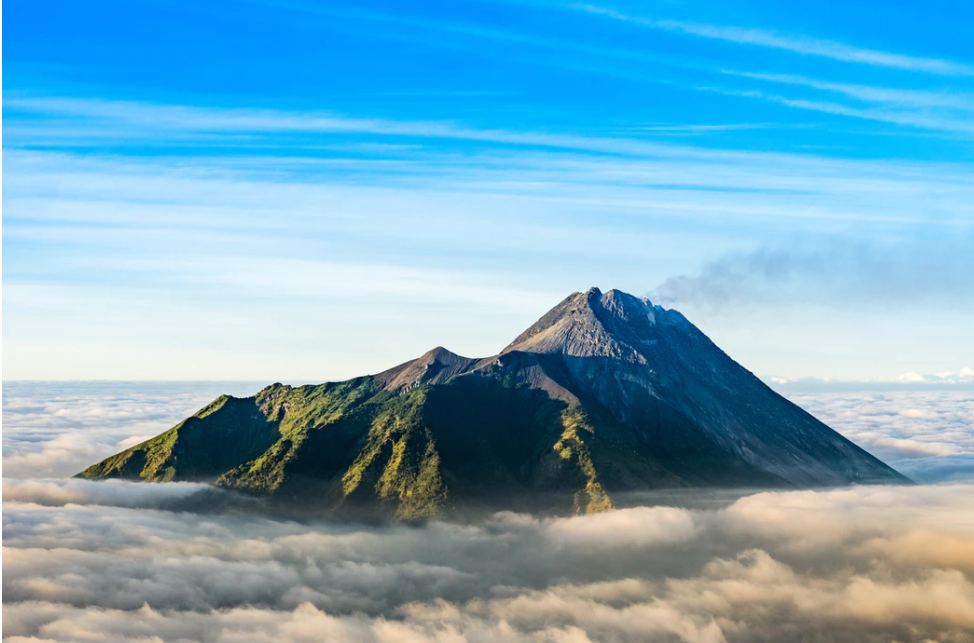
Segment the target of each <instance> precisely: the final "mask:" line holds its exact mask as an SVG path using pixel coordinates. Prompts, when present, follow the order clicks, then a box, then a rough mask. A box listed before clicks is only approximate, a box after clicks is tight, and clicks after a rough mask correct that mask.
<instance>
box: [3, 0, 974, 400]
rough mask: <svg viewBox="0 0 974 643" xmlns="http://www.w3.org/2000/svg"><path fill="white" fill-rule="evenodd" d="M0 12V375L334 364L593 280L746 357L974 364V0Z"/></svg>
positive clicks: (407, 344) (531, 310)
mask: <svg viewBox="0 0 974 643" xmlns="http://www.w3.org/2000/svg"><path fill="white" fill-rule="evenodd" d="M6 9H7V11H6V18H7V28H6V31H5V34H4V35H5V36H6V39H5V43H4V45H5V46H4V54H5V61H4V62H5V63H6V65H5V70H4V71H5V72H6V74H5V76H4V78H3V120H4V125H5V128H4V132H3V133H4V137H3V161H4V170H5V172H4V177H3V178H4V179H5V184H4V186H3V187H4V191H3V206H4V210H5V212H4V214H5V215H6V216H5V218H4V223H5V224H6V229H5V230H4V234H3V249H4V250H5V251H6V256H5V259H4V265H3V268H4V269H5V270H4V275H3V286H4V289H3V303H4V313H5V315H4V320H3V321H4V322H5V324H4V327H3V340H4V349H5V350H4V354H3V366H4V367H5V369H4V373H3V377H4V379H7V380H12V379H93V378H94V379H181V380H186V379H248V380H267V381H273V380H281V381H289V382H304V381H321V380H327V379H338V378H345V377H348V376H352V375H357V374H361V373H363V372H374V371H377V370H380V369H382V368H385V367H388V366H391V365H393V364H395V363H398V362H401V361H404V360H406V359H409V358H412V357H415V356H417V355H419V354H420V353H422V352H424V351H426V350H428V349H429V348H432V347H433V346H435V345H438V344H442V345H445V346H447V347H448V348H450V349H452V350H454V351H457V352H460V353H462V354H466V355H485V354H491V353H494V352H496V351H498V350H499V349H500V348H502V347H503V346H504V345H505V344H506V343H507V342H508V341H510V339H511V338H513V337H514V336H516V335H517V334H518V333H519V332H520V331H521V330H522V329H523V328H524V327H526V326H527V325H529V324H530V323H531V322H533V321H534V320H535V319H536V318H537V317H539V316H540V315H541V314H543V313H544V312H545V311H546V310H547V309H548V308H549V307H551V306H552V305H554V304H555V303H557V302H558V301H559V300H561V299H562V298H563V297H564V296H566V295H567V294H569V293H570V292H572V291H575V290H584V289H586V288H588V287H590V286H592V285H598V286H600V287H601V288H603V289H609V288H621V289H623V290H626V291H628V292H632V293H634V294H639V295H645V294H648V295H650V296H651V297H652V298H654V300H658V301H662V302H663V303H665V304H666V305H671V306H674V307H677V308H679V309H680V310H682V311H683V312H684V313H686V314H687V316H688V317H690V318H691V320H692V321H694V322H695V323H697V325H698V326H700V327H701V328H702V329H703V330H704V331H705V332H707V333H708V334H709V335H710V336H711V337H712V338H713V339H714V340H715V341H716V342H717V343H718V344H719V345H721V346H722V347H723V348H725V350H727V351H728V352H729V353H730V354H731V355H732V356H733V357H735V358H736V359H738V361H740V362H742V363H743V364H744V365H745V366H747V367H749V368H751V369H752V370H753V371H755V372H756V373H758V374H759V375H762V376H765V377H771V376H778V377H785V378H789V377H806V376H813V377H829V378H839V379H867V378H869V379H895V378H897V377H898V376H900V375H902V374H904V373H909V372H915V373H919V374H930V373H949V372H952V371H958V370H959V369H962V368H963V367H969V366H974V339H972V337H971V328H974V44H972V41H971V37H970V34H971V32H972V30H974V4H972V3H969V2H960V1H958V2H948V1H946V0H942V1H933V2H922V3H920V2H915V1H914V2H832V1H825V2H815V3H785V2H770V1H760V2H758V1H756V2H744V1H741V2H697V1H686V2H681V1H672V2H641V3H622V2H612V3H609V4H602V3H595V4H587V3H557V2H530V1H529V2H473V3H469V2H461V3H457V2H443V3H437V2H423V3H405V2H396V3H382V2H355V3H344V4H343V3H326V2H321V3H316V2H260V1H252V2H201V1H193V2H189V1H185V2H184V1H182V0H162V1H147V0H141V1H139V2H103V1H100V0H91V1H88V2H84V3H79V2H49V1H46V0H29V1H24V0H19V1H11V2H8V3H7V7H6ZM946 377H950V376H946ZM908 379H914V378H913V376H910V378H908ZM928 379H929V377H928Z"/></svg>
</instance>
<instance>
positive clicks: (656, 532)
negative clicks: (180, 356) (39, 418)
mask: <svg viewBox="0 0 974 643" xmlns="http://www.w3.org/2000/svg"><path fill="white" fill-rule="evenodd" d="M15 489H16V492H17V494H19V495H17V496H16V497H18V498H21V499H24V498H26V496H25V495H24V493H23V485H18V486H17V487H16V488H15ZM119 489H124V491H122V492H121V493H122V494H124V493H131V494H133V499H132V500H131V502H128V503H118V502H115V504H127V505H128V506H127V507H119V506H114V507H107V506H104V505H98V504H82V503H80V502H79V503H75V504H72V505H65V506H59V507H50V506H41V505H38V504H34V503H32V502H25V501H23V500H20V499H19V500H10V499H8V498H7V497H6V494H7V492H8V490H7V488H5V490H4V493H5V501H6V506H5V512H4V521H5V529H4V572H5V573H4V575H3V589H4V601H5V605H4V608H5V610H4V617H5V618H4V624H3V626H4V637H5V639H6V640H10V641H16V642H18V643H20V642H25V641H34V642H36V641H144V640H146V639H148V638H151V639H152V640H162V641H179V640H198V641H207V642H210V641H213V642H217V641H219V642H230V641H243V640H247V641H268V642H271V641H273V642H276V643H283V642H297V641H320V640H329V641H376V642H385V641H417V642H419V641H471V642H473V641H485V642H486V641H500V640H504V641H559V642H560V641H566V642H567V641H642V640H647V639H651V640H659V641H682V642H686V643H722V642H736V641H807V640H823V641H825V640H827V641H850V642H851V641H866V642H869V641H876V642H879V641H884V642H886V641H890V640H897V641H925V640H938V641H951V642H961V643H962V642H966V641H972V640H974V635H972V632H974V582H972V575H974V513H972V510H971V507H970V502H969V499H970V497H971V493H972V492H974V487H971V486H970V485H954V486H943V487H914V488H909V487H904V488H868V487H863V488H857V489H847V490H840V491H822V492H790V493H761V494H757V495H752V496H748V497H744V498H741V499H739V500H737V501H735V502H732V503H731V504H729V505H727V506H724V507H723V508H720V509H688V508H681V507H673V506H669V507H663V506H656V507H639V508H632V509H623V510H619V511H617V512H613V513H609V514H605V515H597V516H590V517H578V518H570V519H538V518H535V517H531V516H527V515H521V514H497V515H493V516H487V517H485V518H484V519H483V520H482V521H480V522H477V523H476V524H468V525H457V524H449V523H435V524H430V525H428V526H425V527H422V528H407V527H386V528H367V527H362V526H350V525H340V524H333V523H327V522H315V523H312V524H298V523H293V522H277V521H272V520H267V519H263V518H255V517H247V516H234V515H226V516H223V517H220V518H216V519H213V518H211V519H207V520H200V518H199V516H195V515H192V514H187V513H177V512H167V511H158V510H152V509H137V508H133V507H135V506H136V505H138V504H139V503H140V502H142V501H143V500H144V492H143V490H142V487H141V486H140V485H131V484H130V485H120V486H119ZM95 501H97V502H101V501H102V499H101V498H94V497H93V498H92V502H95Z"/></svg>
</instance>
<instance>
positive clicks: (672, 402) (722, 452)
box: [79, 289, 908, 519]
mask: <svg viewBox="0 0 974 643" xmlns="http://www.w3.org/2000/svg"><path fill="white" fill-rule="evenodd" d="M79 476H81V477H86V478H92V479H100V478H108V477H121V478H128V479H142V480H148V481H169V480H207V481H213V482H215V484H217V485H218V486H223V487H227V488H232V489H237V490H240V491H243V492H245V493H249V494H253V495H257V496H261V497H265V498H268V499H270V500H271V501H274V502H287V503H298V504H301V505H305V506H309V507H312V508H314V509H315V510H320V511H328V512H331V511H343V512H356V511H368V512H372V511H375V510H379V511H382V512H385V513H390V514H393V515H396V516H398V517H400V518H405V519H416V518H425V517H429V516H434V515H438V514H442V513H444V512H448V511H453V510H456V509H460V508H463V507H468V506H483V507H491V508H513V507H522V506H530V505H532V504H533V505H537V504H539V503H541V504H543V505H546V506H548V507H550V508H552V509H555V510H558V509H561V510H570V511H571V510H573V511H576V512H591V511H600V510H603V509H607V508H610V507H611V506H612V496H613V494H616V493H618V492H624V491H635V490H645V489H655V488H670V487H686V486H722V487H731V486H732V487H751V486H756V487H775V486H799V487H805V486H819V485H842V484H850V483H905V482H908V481H907V480H906V479H905V478H903V477H902V476H900V475H899V474H898V473H896V472H895V471H893V470H892V469H890V468H889V467H888V466H886V465H885V464H883V463H882V462H880V461H879V460H877V459H875V458H873V457H872V456H870V455H869V454H868V453H866V452H865V451H863V450H862V449H860V448H858V447H856V446H855V445H853V444H852V443H851V442H849V441H848V440H846V439H845V438H843V437H842V436H840V435H839V434H838V433H836V432H834V431H832V430H831V429H830V428H828V427H827V426H825V425H824V424H822V423H821V422H819V421H818V420H816V419H815V418H813V417H812V416H810V415H809V414H807V413H806V412H804V411H803V410H802V409H800V408H799V407H797V406H795V405H794V404H792V403H790V402H788V401H787V400H785V399H784V398H782V397H781V396H779V395H778V394H776V393H775V392H774V391H772V390H771V389H770V388H768V387H767V386H765V385H764V384H763V383H762V382H761V381H760V380H758V379H757V378H756V377H755V376H754V375H752V374H751V373H750V372H748V371H747V370H746V369H744V368H743V367H741V366H740V365H739V364H737V363H736V362H734V361H733V360H732V359H730V358H729V357H728V356H727V355H726V354H725V353H723V351H721V350H720V349H719V348H717V347H716V346H715V345H714V344H713V342H711V341H710V340H709V339H708V338H707V337H706V336H705V335H704V334H703V333H701V332H700V331H699V330H698V329H697V328H696V327H695V326H693V325H692V324H691V323H690V322H688V321H687V320H686V319H685V318H684V317H683V316H682V315H680V314H679V313H678V312H676V311H671V310H665V309H663V308H661V307H659V306H653V305H652V304H650V303H649V302H648V301H646V300H641V299H638V298H636V297H633V296H631V295H627V294H625V293H622V292H619V291H609V292H608V293H605V294H603V293H601V292H600V291H599V290H597V289H592V290H590V291H588V292H586V293H575V294H573V295H571V296H570V297H568V298H567V299H565V300H564V301H563V302H561V303H560V304H559V305H558V306H556V307H555V308H553V309H552V310H551V311H549V312H548V313H547V314H546V315H545V316H544V317H542V318H541V319H540V320H539V321H538V322H537V323H536V324H534V325H533V326H531V327H530V328H529V329H527V330H526V331H525V332H524V333H522V334H521V335H520V336H519V337H517V338H516V339H515V340H514V341H513V342H512V343H511V344H510V345H509V346H508V347H507V348H505V349H504V350H503V351H502V352H501V353H500V354H498V355H496V356H494V357H490V358H485V359H471V358H465V357H461V356H459V355H456V354H454V353H451V352H450V351H447V350H446V349H443V348H436V349H434V350H432V351H430V352H429V353H426V354H425V355H423V356H421V357H420V358H418V359H416V360H413V361H410V362H407V363H405V364H402V365H400V366H397V367H395V368H392V369H390V370H388V371H385V372H383V373H379V374H378V375H374V376H367V377H360V378H356V379H353V380H348V381H346V382H337V383H327V384H321V385H318V386H302V387H297V388H293V387H290V386H284V385H281V384H275V385H272V386H269V387H267V388H265V389H264V390H263V391H261V392H260V393H258V394H257V395H255V396H254V397H251V398H245V399H237V398H232V397H227V396H224V397H221V398H219V399H218V400H216V401H215V402H214V403H213V404H211V405H209V406H208V407H206V408H205V409H203V410H201V411H200V412H199V413H197V414H195V415H194V416H192V417H191V418H188V419H187V420H186V421H184V422H182V423H180V424H179V425H177V426H176V427H173V428H172V429H170V430H169V431H167V432H165V433H163V434H161V435H160V436H157V437H156V438H153V439H152V440H149V441H147V442H144V443H142V444H140V445H137V446H135V447H132V448H131V449H128V450H126V451H124V452H122V453H120V454H118V455H115V456H112V457H111V458H108V459H106V460H105V461H103V462H101V463H98V464H96V465H94V466H92V467H90V468H88V469H86V470H85V471H83V472H82V473H80V474H79Z"/></svg>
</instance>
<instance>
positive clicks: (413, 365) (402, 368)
mask: <svg viewBox="0 0 974 643" xmlns="http://www.w3.org/2000/svg"><path fill="white" fill-rule="evenodd" d="M476 361H477V360H475V359H471V358H469V357H463V356H461V355H457V354H456V353H454V352H452V351H449V350H447V349H445V348H443V347H442V346H437V347H436V348H434V349H433V350H430V351H427V352H426V353H423V354H422V355H420V356H419V357H417V358H416V359H414V360H412V361H409V362H406V363H405V364H400V365H399V366H396V367H395V368H391V369H389V370H388V371H385V372H384V373H380V374H379V375H377V376H376V377H377V378H378V379H379V380H380V381H382V382H384V384H385V388H386V389H387V390H390V391H408V390H411V389H413V388H415V387H417V386H419V385H421V384H442V383H443V382H445V381H446V380H448V379H449V378H450V377H452V376H454V375H457V374H459V373H463V372H465V371H467V370H468V369H469V368H470V366H472V365H473V364H474V362H476Z"/></svg>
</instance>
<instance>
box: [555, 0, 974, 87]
mask: <svg viewBox="0 0 974 643" xmlns="http://www.w3.org/2000/svg"><path fill="white" fill-rule="evenodd" d="M572 6H573V7H574V8H575V9H578V10H580V11H584V12H586V13H591V14H595V15H600V16H605V17H608V18H611V19H614V20H620V21H623V22H628V23H631V24H635V25H639V26H643V27H650V28H653V29H663V30H667V31H675V32H679V33H684V34H688V35H693V36H700V37H702V38H711V39H715V40H723V41H726V42H733V43H737V44H742V45H755V46H760V47H768V48H771V49H779V50H783V51H790V52H793V53H796V54H802V55H807V56H819V57H822V58H830V59H832V60H841V61H845V62H853V63H862V64H866V65H877V66H882V67H892V68H897V69H904V70H910V71H917V72H926V73H930V74H938V75H945V76H974V65H969V64H965V63H961V62H954V61H950V60H943V59H939V58H928V57H921V56H909V55H903V54H895V53H890V52H885V51H879V50H875V49H866V48H861V47H855V46H853V45H848V44H846V43H842V42H836V41H833V40H819V39H815V38H809V37H806V36H792V35H780V34H776V33H773V32H770V31H766V30H764V29H758V28H745V27H727V26H719V25H710V24H704V23H696V22H685V21H680V20H668V19H655V18H647V17H642V16H634V15H629V14H626V13H623V12H620V11H616V10H615V9H612V8H609V7H602V6H597V5H591V4H575V5H572Z"/></svg>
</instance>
